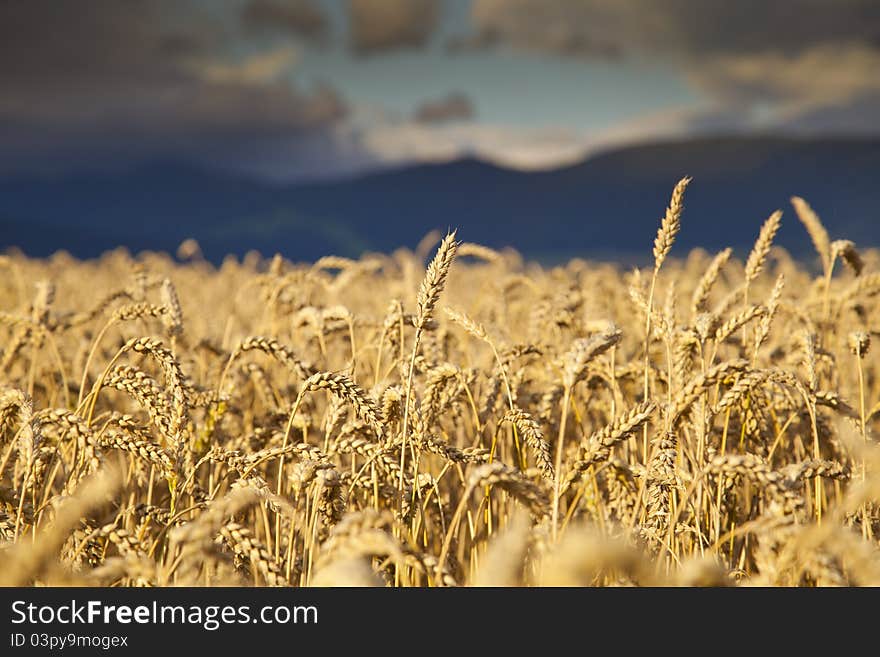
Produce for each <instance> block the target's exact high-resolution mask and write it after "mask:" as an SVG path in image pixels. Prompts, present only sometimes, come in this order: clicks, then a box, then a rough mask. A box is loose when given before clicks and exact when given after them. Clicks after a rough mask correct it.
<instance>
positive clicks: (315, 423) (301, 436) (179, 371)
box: [0, 178, 880, 587]
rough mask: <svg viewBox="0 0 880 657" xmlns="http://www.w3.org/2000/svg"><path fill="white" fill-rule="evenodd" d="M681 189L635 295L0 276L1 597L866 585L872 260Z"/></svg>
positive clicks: (416, 275)
mask: <svg viewBox="0 0 880 657" xmlns="http://www.w3.org/2000/svg"><path fill="white" fill-rule="evenodd" d="M689 182H690V181H689V179H687V178H686V179H683V180H682V181H681V182H679V183H678V185H676V186H675V188H674V190H673V192H672V196H671V200H670V202H669V206H668V208H666V211H665V214H663V209H662V208H658V213H659V214H660V216H661V217H662V219H661V220H660V221H659V222H658V233H657V235H656V237H655V239H654V243H653V258H652V262H651V264H650V265H649V266H647V267H645V268H642V269H635V270H632V269H626V268H624V267H621V266H616V265H612V264H598V263H591V262H587V261H583V260H573V261H571V262H568V263H567V264H565V265H562V266H557V267H552V268H544V267H540V266H538V265H535V264H530V263H527V262H524V261H523V260H522V258H521V257H520V256H519V255H518V254H517V253H515V252H513V251H509V250H508V251H503V252H498V251H494V250H492V249H489V248H486V247H484V246H481V245H478V244H473V243H469V242H466V241H459V240H460V239H466V235H457V234H455V233H451V234H448V235H446V236H442V235H440V234H433V235H429V236H427V237H426V238H425V240H423V242H422V243H421V244H420V245H419V246H418V248H416V249H415V251H409V250H399V251H397V252H395V253H393V254H390V255H379V254H368V255H365V256H364V257H362V258H361V259H359V260H350V259H346V258H340V257H332V256H328V257H325V258H322V259H320V260H319V261H317V262H315V263H313V264H294V263H291V262H288V261H286V260H284V259H283V258H282V257H281V256H280V255H276V256H275V257H274V258H272V259H271V260H269V261H265V260H263V259H261V258H260V257H259V256H258V255H256V254H252V255H248V256H247V257H245V258H244V260H243V261H238V260H236V259H235V258H227V260H225V261H224V262H223V264H222V265H221V266H220V267H213V266H212V265H210V264H208V263H207V262H205V261H204V260H202V259H201V258H200V256H199V253H198V248H197V246H196V245H195V244H194V243H193V242H187V243H185V244H184V245H183V246H182V249H181V253H180V254H179V255H181V256H183V257H182V258H179V259H177V260H175V259H174V258H172V257H170V256H168V255H164V254H142V255H140V256H138V257H136V258H134V257H132V256H130V255H129V254H128V253H127V252H125V251H122V250H119V251H115V252H111V253H108V254H105V255H104V256H103V257H101V258H100V259H97V260H93V261H77V260H75V259H73V258H72V257H70V256H69V255H67V254H64V253H58V254H56V255H55V256H53V257H51V258H48V259H45V260H37V259H29V258H26V257H24V256H22V255H20V254H16V253H9V254H7V255H5V256H2V259H0V271H2V273H3V275H2V277H0V335H2V342H0V345H2V355H0V358H2V365H0V501H2V506H0V550H2V559H3V560H4V568H3V569H2V571H0V584H4V585H17V586H31V585H85V586H111V585H112V586H177V585H195V586H216V585H245V586H247V585H257V586H340V585H353V586H429V587H431V586H533V585H539V586H541V585H543V586H554V585H609V586H634V585H635V586H667V585H682V586H737V585H739V586H828V585H880V550H878V547H880V546H878V539H877V534H878V531H880V506H878V501H880V451H878V448H877V446H876V445H875V441H874V437H873V436H874V433H875V429H876V428H877V423H878V419H880V381H878V375H880V363H878V358H877V352H878V350H877V349H874V350H871V348H870V347H871V339H872V335H874V331H875V330H877V329H878V328H880V312H878V310H877V305H876V300H877V295H878V294H880V253H878V252H874V251H864V252H862V253H860V252H858V251H857V250H856V247H855V245H854V244H853V243H852V242H849V241H847V240H845V239H832V236H829V235H828V233H827V231H826V230H825V228H824V227H823V225H822V223H821V220H820V219H819V217H818V215H817V214H816V212H814V211H813V210H812V209H811V207H810V206H809V205H808V204H807V203H806V202H805V201H803V200H802V199H800V198H794V199H792V200H791V207H790V209H786V210H785V217H786V221H793V222H799V223H801V224H802V225H803V228H804V229H805V230H806V231H807V232H808V233H809V236H810V238H811V239H812V241H813V244H814V245H815V248H816V258H815V260H814V261H803V262H798V261H795V260H794V259H792V258H791V257H789V255H788V254H787V252H786V251H785V250H783V249H782V248H781V247H779V246H776V245H774V244H773V241H774V237H775V235H776V232H777V230H778V228H779V225H780V222H781V220H782V217H783V213H782V212H781V211H777V212H774V213H773V214H771V215H770V216H769V218H767V219H766V221H764V222H763V224H762V223H761V218H757V219H756V221H755V237H756V241H755V244H754V247H753V249H752V250H751V252H749V253H744V254H734V253H733V252H732V251H731V250H730V249H726V250H724V251H722V252H720V253H717V254H710V253H706V252H705V251H702V250H695V251H694V252H692V253H690V254H687V256H686V257H685V258H678V257H675V256H674V255H672V254H671V250H672V247H673V245H674V242H675V239H676V236H677V234H678V233H679V231H680V230H681V231H686V230H687V224H688V215H687V212H686V211H684V206H685V203H686V194H687V190H686V188H687V186H688V183H689ZM651 237H652V236H651V235H646V236H645V244H644V251H645V254H646V256H647V255H648V254H649V250H650V248H651V242H650V240H651ZM834 237H837V236H834ZM740 256H742V257H740Z"/></svg>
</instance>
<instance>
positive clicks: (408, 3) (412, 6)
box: [349, 0, 439, 54]
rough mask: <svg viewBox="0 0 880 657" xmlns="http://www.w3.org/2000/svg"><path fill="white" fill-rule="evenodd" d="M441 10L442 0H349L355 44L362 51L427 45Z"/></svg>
mask: <svg viewBox="0 0 880 657" xmlns="http://www.w3.org/2000/svg"><path fill="white" fill-rule="evenodd" d="M438 13H439V3H438V0H349V29H350V32H351V46H352V48H353V50H354V51H355V52H357V53H360V54H371V53H378V52H382V51H388V50H394V49H397V48H410V47H420V46H424V45H425V44H426V43H427V41H428V39H429V38H430V36H431V33H432V32H433V30H434V28H435V27H436V24H437V15H438Z"/></svg>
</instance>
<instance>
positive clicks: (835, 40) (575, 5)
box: [453, 0, 880, 132]
mask: <svg viewBox="0 0 880 657" xmlns="http://www.w3.org/2000/svg"><path fill="white" fill-rule="evenodd" d="M471 13H472V22H473V32H472V33H471V34H470V35H468V36H467V37H465V38H464V39H463V40H462V39H459V40H458V41H457V42H456V43H454V44H453V45H454V46H456V47H462V46H466V47H472V48H473V47H489V46H495V47H509V48H514V49H522V50H531V51H538V52H545V53H546V52H549V53H554V54H561V55H566V56H576V57H605V58H607V57H614V58H622V57H626V58H630V59H632V60H634V61H642V62H651V63H659V64H661V65H662V64H663V63H664V62H665V63H666V64H667V65H670V66H672V67H673V68H676V69H679V70H682V71H684V74H685V76H686V78H687V80H688V81H690V83H691V84H692V85H693V87H694V88H695V89H696V90H697V91H698V92H700V93H702V94H703V95H704V96H705V97H708V98H709V99H711V100H712V101H714V102H717V103H721V104H724V105H727V106H739V107H743V108H746V107H749V106H752V105H757V104H764V105H767V104H769V105H771V106H772V107H771V108H770V111H772V112H776V113H777V114H778V116H779V117H780V118H781V117H785V116H797V115H801V114H805V113H811V114H815V112H816V111H818V110H820V108H823V107H828V108H837V107H840V106H841V105H845V104H847V103H850V102H851V103H855V104H859V105H860V106H864V105H865V103H867V102H868V101H870V99H873V98H875V97H876V92H877V90H878V86H880V76H878V74H877V71H878V70H880V4H878V3H877V2H874V1H873V0H800V1H799V2H797V3H796V4H795V3H791V2H790V1H789V0H737V1H736V2H730V1H729V0H700V1H689V0H581V1H579V2H570V1H569V0H475V2H474V4H473V6H472V12H471ZM876 110H877V111H878V113H880V105H878V106H876ZM831 114H832V113H826V116H827V117H828V118H829V122H831V123H833V121H830V117H831ZM834 114H835V115H837V116H842V115H841V114H840V113H839V112H837V113H834ZM734 123H735V121H734ZM838 127H841V128H845V127H846V126H844V125H838ZM877 129H878V128H877V127H875V128H874V130H873V132H876V131H877Z"/></svg>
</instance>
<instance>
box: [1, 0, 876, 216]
mask: <svg viewBox="0 0 880 657" xmlns="http://www.w3.org/2000/svg"><path fill="white" fill-rule="evenodd" d="M878 71H880V2H877V1H876V0H735V1H734V0H2V2H0V176H3V177H4V179H6V180H15V181H17V185H18V186H17V187H15V188H13V189H11V191H13V192H16V193H17V192H19V191H20V190H21V189H22V188H21V184H20V182H21V180H22V179H23V178H27V179H28V180H31V179H33V176H37V177H39V176H44V177H45V175H46V174H50V175H51V176H52V177H53V179H54V180H57V179H58V177H59V176H68V175H84V174H86V173H90V172H101V171H104V172H116V173H118V172H120V171H124V170H133V169H136V168H137V167H139V166H142V165H144V164H145V163H151V162H166V163H167V162H172V161H173V162H176V163H180V162H185V163H188V164H189V165H193V166H197V167H206V168H209V169H210V170H212V171H218V170H219V171H224V172H226V173H231V174H234V175H238V176H244V177H247V178H249V179H252V180H256V181H261V182H264V183H265V182H272V183H276V184H277V183H285V184H302V183H305V182H312V181H331V182H332V181H338V180H343V179H347V178H351V177H353V176H358V175H363V174H370V173H376V172H380V171H384V170H388V169H389V168H392V169H400V168H405V167H407V166H410V165H418V164H421V163H436V162H451V161H455V160H457V159H461V158H475V159H477V160H480V161H483V162H486V163H491V164H494V165H498V166H500V167H503V168H505V169H514V170H517V171H527V172H540V171H547V170H554V169H558V168H560V167H562V168H564V167H569V166H574V165H577V164H579V163H582V162H584V161H587V160H589V159H590V158H591V157H592V156H594V155H596V154H598V153H607V152H611V151H614V150H615V149H620V148H622V147H626V146H632V145H639V144H646V143H656V142H658V141H660V142H663V141H668V142H678V143H681V142H686V141H688V140H696V139H705V138H715V137H718V136H725V137H732V138H742V139H750V138H759V137H760V138H765V137H768V136H769V137H774V138H780V137H785V138H795V139H801V140H810V139H824V138H833V139H841V138H846V139H847V140H849V142H851V141H852V140H857V141H859V140H860V141H865V140H868V141H870V140H874V139H875V138H876V137H878V132H880V121H878V118H877V117H878V116H880V73H878ZM825 152H827V149H826V151H825ZM701 157H703V160H704V159H705V153H704V154H703V155H702V156H701ZM810 157H814V156H813V155H811V156H810ZM860 157H862V156H860ZM844 159H846V158H844ZM850 159H851V158H850ZM703 160H700V159H699V158H698V159H697V161H695V162H694V164H695V166H703ZM847 161H849V160H847ZM876 162H877V160H876V159H872V160H871V163H870V165H869V164H866V163H865V162H864V160H861V164H857V165H853V166H859V167H861V168H862V169H865V168H867V167H869V166H870V167H874V164H876ZM738 166H740V167H741V166H742V165H741V163H740V165H738ZM835 166H839V165H835ZM872 170H873V171H874V172H875V173H876V170H875V169H872ZM686 172H689V173H693V174H694V175H696V176H697V180H698V181H699V171H698V170H692V171H682V172H680V173H682V174H683V173H686ZM671 173H672V172H670V175H671ZM668 177H670V176H667V178H668ZM674 182H675V180H674V179H669V180H665V179H664V185H665V187H666V188H667V189H668V188H671V186H672V184H673V183H674ZM804 182H805V183H806V182H809V181H804ZM658 184H659V181H658ZM7 190H8V191H9V190H10V188H7ZM31 191H32V192H33V191H34V190H31ZM783 191H784V193H788V191H789V190H787V189H786V190H783ZM803 193H804V194H807V192H806V191H804V192H803ZM786 201H787V197H785V196H781V195H780V198H779V201H778V202H777V205H781V204H784V203H785V202H786ZM772 209H773V208H767V210H768V211H769V210H772ZM832 209H833V208H832ZM661 210H662V208H660V209H658V212H659V211H661ZM322 212H323V211H322ZM0 215H4V216H5V221H12V220H13V219H14V220H16V221H23V220H24V219H23V217H24V218H27V219H29V220H34V221H35V220H37V219H39V220H42V221H48V222H51V220H50V218H48V214H47V212H46V211H37V210H34V209H32V208H29V206H27V205H26V204H24V205H21V204H18V205H16V204H14V203H13V204H12V205H8V204H7V205H6V206H4V205H3V204H2V203H0ZM25 215H27V217H25ZM73 218H74V219H76V217H73ZM490 219H491V217H490ZM652 220H653V218H652ZM82 221H85V219H83V220H82ZM451 223H454V222H451Z"/></svg>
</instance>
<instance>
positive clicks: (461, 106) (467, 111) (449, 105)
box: [413, 92, 475, 123]
mask: <svg viewBox="0 0 880 657" xmlns="http://www.w3.org/2000/svg"><path fill="white" fill-rule="evenodd" d="M474 114H475V112H474V105H473V103H472V102H471V99H470V98H468V97H467V96H466V95H464V94H463V93H459V92H453V93H451V94H449V95H447V96H445V97H443V98H438V99H436V100H427V101H425V102H424V103H422V104H421V105H419V106H418V107H417V108H416V111H415V112H414V113H413V119H415V121H417V122H418V123H444V122H447V121H465V120H468V119H472V118H473V117H474Z"/></svg>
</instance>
